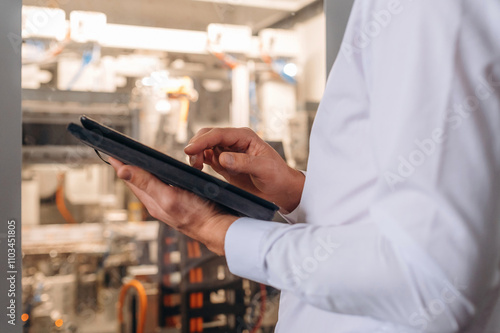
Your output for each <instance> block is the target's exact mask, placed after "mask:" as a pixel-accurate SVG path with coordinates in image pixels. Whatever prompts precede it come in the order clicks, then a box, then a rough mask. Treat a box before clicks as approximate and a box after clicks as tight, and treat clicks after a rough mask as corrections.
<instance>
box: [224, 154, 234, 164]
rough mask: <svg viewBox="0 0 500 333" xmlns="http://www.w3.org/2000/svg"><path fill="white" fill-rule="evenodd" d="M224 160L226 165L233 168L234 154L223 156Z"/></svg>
mask: <svg viewBox="0 0 500 333" xmlns="http://www.w3.org/2000/svg"><path fill="white" fill-rule="evenodd" d="M222 158H223V159H224V163H225V164H226V165H228V166H232V165H233V164H234V156H233V155H232V154H227V153H226V154H223V156H222Z"/></svg>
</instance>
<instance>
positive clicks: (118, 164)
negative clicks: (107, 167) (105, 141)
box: [108, 157, 124, 170]
mask: <svg viewBox="0 0 500 333" xmlns="http://www.w3.org/2000/svg"><path fill="white" fill-rule="evenodd" d="M108 162H109V164H111V166H112V167H113V168H114V169H115V170H118V168H119V167H121V166H122V165H124V163H122V162H121V161H118V160H117V159H116V158H113V157H109V158H108Z"/></svg>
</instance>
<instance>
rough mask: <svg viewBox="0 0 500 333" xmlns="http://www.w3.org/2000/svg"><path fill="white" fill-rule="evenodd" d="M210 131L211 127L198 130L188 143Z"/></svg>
mask: <svg viewBox="0 0 500 333" xmlns="http://www.w3.org/2000/svg"><path fill="white" fill-rule="evenodd" d="M211 130H213V127H205V128H202V129H201V130H199V131H198V132H197V133H196V134H195V135H194V136H193V137H192V138H191V140H189V142H188V143H191V142H193V140H196V139H197V138H199V137H200V136H202V135H203V134H205V133H207V132H210V131H211Z"/></svg>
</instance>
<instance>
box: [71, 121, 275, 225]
mask: <svg viewBox="0 0 500 333" xmlns="http://www.w3.org/2000/svg"><path fill="white" fill-rule="evenodd" d="M80 121H81V123H82V125H83V127H81V126H79V125H77V124H74V123H71V124H69V125H68V131H69V132H70V133H71V134H72V135H73V136H75V137H76V138H77V139H79V140H80V141H82V142H83V143H84V144H86V145H88V146H90V147H92V148H94V149H96V150H98V151H100V152H102V153H105V154H107V155H109V156H111V157H114V158H116V159H117V160H119V161H121V162H123V163H125V164H129V165H135V166H138V167H139V168H141V169H144V170H146V171H148V172H150V173H151V174H153V175H155V176H156V177H158V179H160V180H161V181H163V182H164V183H166V184H169V185H173V186H177V187H180V188H182V189H185V190H188V191H191V192H193V193H195V194H197V195H199V196H200V197H203V198H205V199H208V200H212V201H214V202H216V203H217V204H219V205H220V206H222V207H224V208H225V209H226V210H227V211H228V212H230V213H232V214H235V215H237V216H248V217H252V218H256V219H260V220H271V219H272V218H273V217H274V214H275V213H276V211H277V210H278V209H279V207H278V206H276V205H275V204H273V203H272V202H269V201H266V200H264V199H262V198H259V197H258V196H256V195H253V194H252V193H249V192H247V191H245V190H243V189H241V188H238V187H236V186H234V185H231V184H229V183H227V182H225V181H222V180H220V179H218V178H215V177H213V176H211V175H209V174H206V173H204V172H202V171H200V170H198V169H196V168H193V167H191V166H189V165H187V164H185V163H182V162H180V161H178V160H176V159H174V158H172V157H170V156H168V155H165V154H163V153H161V152H159V151H158V150H155V149H153V148H151V147H148V146H146V145H143V144H142V143H140V142H138V141H136V140H134V139H132V138H130V137H128V136H126V135H124V134H122V133H120V132H117V131H115V130H114V129H112V128H110V127H107V126H104V125H102V124H100V123H98V122H96V121H95V120H93V119H91V118H89V117H86V116H82V117H81V118H80Z"/></svg>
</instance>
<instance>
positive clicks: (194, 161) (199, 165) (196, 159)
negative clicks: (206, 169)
mask: <svg viewBox="0 0 500 333" xmlns="http://www.w3.org/2000/svg"><path fill="white" fill-rule="evenodd" d="M203 163H205V158H204V156H203V152H201V153H198V154H195V155H191V156H189V164H190V165H191V166H192V167H193V168H196V169H198V170H201V169H203Z"/></svg>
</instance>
